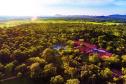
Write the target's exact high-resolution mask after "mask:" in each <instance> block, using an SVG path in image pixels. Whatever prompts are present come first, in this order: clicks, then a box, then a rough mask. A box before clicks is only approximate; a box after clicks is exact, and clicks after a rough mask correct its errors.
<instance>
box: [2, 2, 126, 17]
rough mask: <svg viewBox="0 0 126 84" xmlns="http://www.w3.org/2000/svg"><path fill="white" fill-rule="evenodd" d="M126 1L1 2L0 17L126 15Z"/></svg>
mask: <svg viewBox="0 0 126 84" xmlns="http://www.w3.org/2000/svg"><path fill="white" fill-rule="evenodd" d="M125 3H126V0H45V1H44V0H20V1H19V0H1V1H0V16H52V15H56V14H60V15H97V16H98V15H111V14H126V9H125V8H126V4H125Z"/></svg>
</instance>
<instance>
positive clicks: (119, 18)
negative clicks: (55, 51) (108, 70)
mask: <svg viewBox="0 0 126 84" xmlns="http://www.w3.org/2000/svg"><path fill="white" fill-rule="evenodd" d="M31 18H32V17H30V16H0V22H4V21H9V20H31ZM37 18H39V19H41V18H42V19H64V20H83V21H95V22H107V21H110V22H121V23H126V15H119V14H113V15H108V16H90V15H60V14H56V15H55V16H38V17H37Z"/></svg>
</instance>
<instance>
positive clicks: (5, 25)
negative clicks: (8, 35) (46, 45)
mask: <svg viewBox="0 0 126 84" xmlns="http://www.w3.org/2000/svg"><path fill="white" fill-rule="evenodd" d="M28 23H86V24H103V25H115V24H117V25H118V24H120V23H113V22H89V21H88V22H87V21H81V20H75V21H73V20H62V19H38V20H34V21H32V20H12V21H6V22H1V23H0V27H1V28H8V27H13V26H17V25H21V24H28Z"/></svg>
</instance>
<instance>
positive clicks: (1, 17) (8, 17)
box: [0, 16, 31, 22]
mask: <svg viewBox="0 0 126 84" xmlns="http://www.w3.org/2000/svg"><path fill="white" fill-rule="evenodd" d="M26 19H27V20H28V19H31V17H29V16H0V22H4V21H9V20H26Z"/></svg>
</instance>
